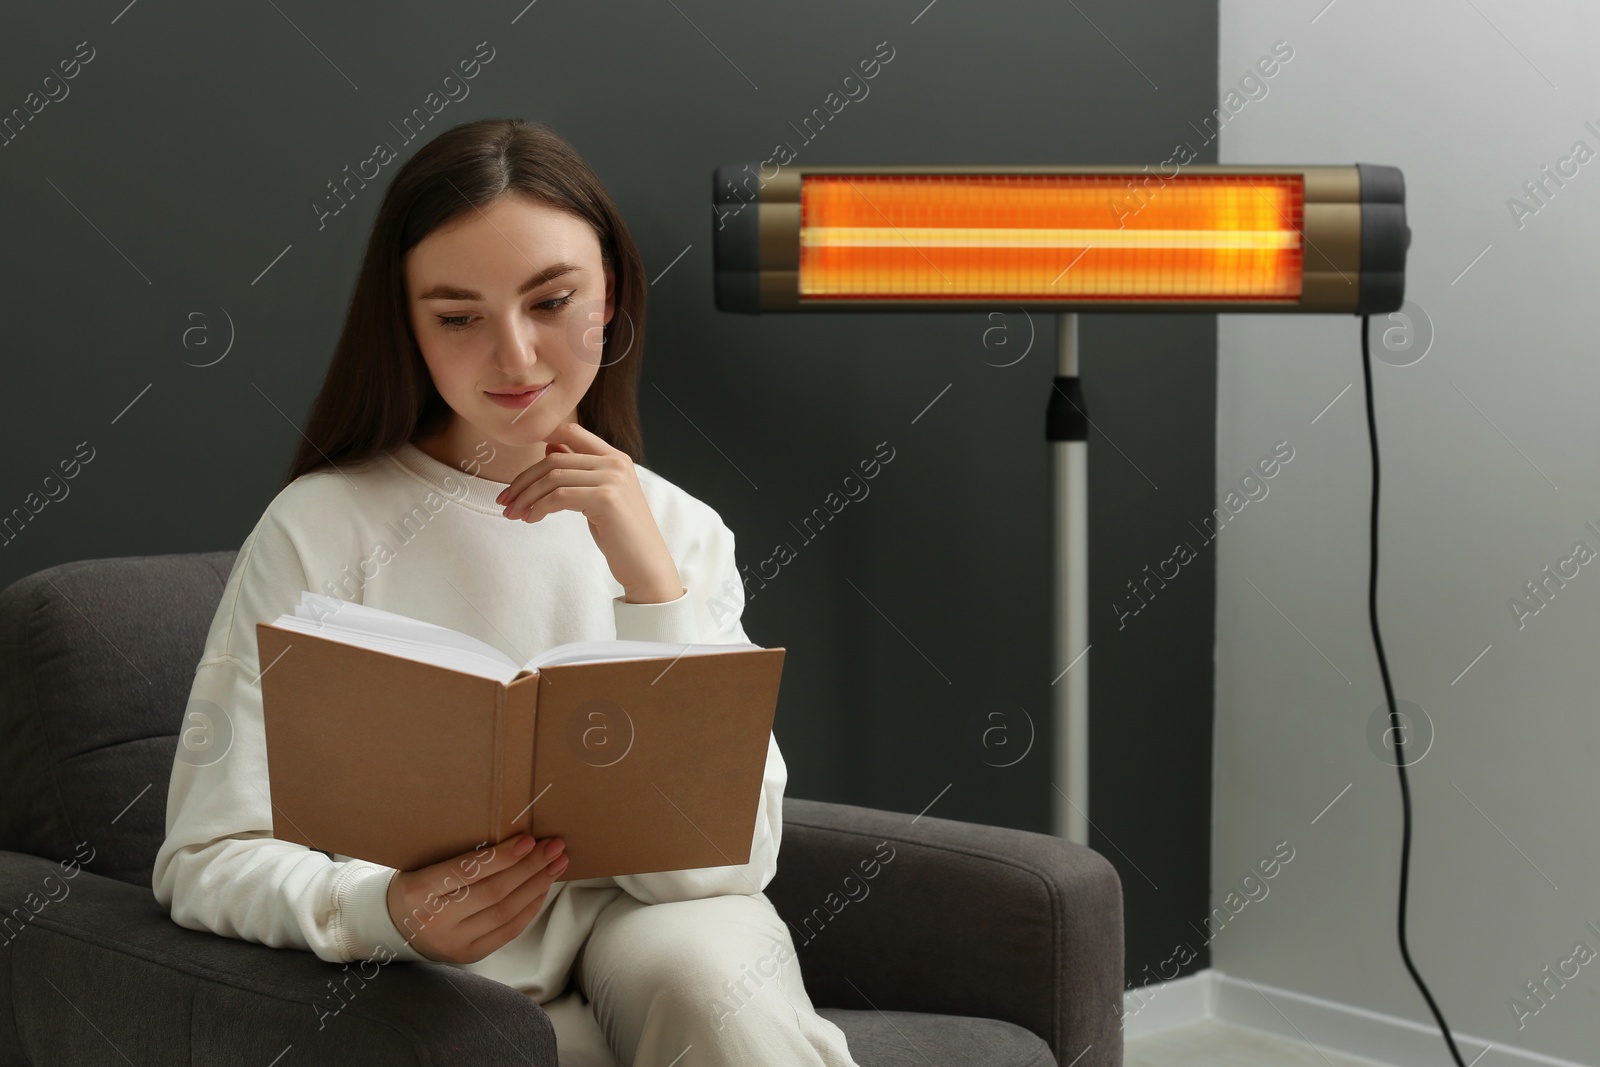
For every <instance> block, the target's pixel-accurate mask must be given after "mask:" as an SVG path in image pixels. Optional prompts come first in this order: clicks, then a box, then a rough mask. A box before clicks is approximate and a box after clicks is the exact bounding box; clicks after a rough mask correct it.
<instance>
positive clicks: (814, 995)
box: [766, 797, 1123, 1067]
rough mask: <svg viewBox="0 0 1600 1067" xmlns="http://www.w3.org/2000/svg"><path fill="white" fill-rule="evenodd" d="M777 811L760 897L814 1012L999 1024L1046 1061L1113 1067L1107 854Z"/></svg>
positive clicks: (895, 822) (980, 830)
mask: <svg viewBox="0 0 1600 1067" xmlns="http://www.w3.org/2000/svg"><path fill="white" fill-rule="evenodd" d="M783 807H784V827H783V840H782V845H781V849H780V851H779V856H778V873H777V874H776V876H774V878H773V879H772V881H771V883H770V884H769V885H768V886H767V889H766V894H767V897H768V899H769V900H771V901H772V904H773V906H774V907H775V908H776V909H777V911H778V914H779V915H781V916H783V918H784V920H785V921H786V922H787V923H788V924H789V927H790V933H791V936H792V937H793V938H794V942H795V948H796V950H797V952H798V954H799V962H800V968H801V973H802V975H804V977H805V983H806V989H807V991H808V992H809V993H810V995H811V999H812V1003H813V1004H815V1005H816V1006H817V1007H819V1008H821V1007H833V1008H853V1009H866V1008H877V1009H880V1010H883V1011H891V1010H899V1011H915V1012H930V1013H938V1014H948V1015H967V1016H979V1017H985V1018H991V1019H1002V1020H1004V1021H1006V1022H1010V1023H1015V1024H1017V1025H1018V1026H1022V1027H1026V1028H1027V1029H1028V1030H1031V1031H1033V1032H1034V1033H1035V1034H1037V1035H1039V1037H1040V1038H1042V1039H1043V1040H1045V1041H1046V1042H1048V1043H1049V1045H1050V1048H1051V1051H1052V1052H1053V1053H1054V1054H1055V1057H1056V1060H1057V1062H1059V1063H1062V1064H1067V1063H1074V1062H1075V1063H1076V1064H1077V1067H1120V1065H1121V1063H1122V990H1123V929H1122V882H1121V879H1120V878H1119V877H1118V876H1117V872H1116V869H1115V868H1114V867H1113V866H1112V865H1111V863H1110V862H1109V861H1108V860H1106V859H1105V857H1103V856H1101V855H1100V854H1099V853H1097V852H1095V851H1093V850H1091V849H1088V848H1085V847H1084V846H1082V845H1077V844H1073V843H1071V842H1068V841H1064V840H1062V839H1060V838H1057V837H1052V836H1050V835H1047V834H1037V833H1030V832H1027V831H1024V830H1013V829H1009V828H1005V827H996V826H982V825H979V824H976V823H966V822H957V821H955V820H950V819H936V818H931V817H928V816H921V817H917V818H915V819H913V817H912V816H910V815H905V814H900V813H897V812H888V811H878V810H875V809H872V808H863V807H856V806H852V805H844V804H832V803H827V802H824V801H816V800H801V799H796V798H792V797H789V798H785V799H784V802H783ZM880 842H883V843H884V844H882V845H880V844H879V843H880ZM1086 1049H1087V1050H1088V1051H1087V1052H1085V1050H1086ZM1080 1057H1081V1058H1080Z"/></svg>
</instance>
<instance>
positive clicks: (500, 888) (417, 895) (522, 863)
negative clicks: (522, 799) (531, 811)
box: [389, 834, 566, 963]
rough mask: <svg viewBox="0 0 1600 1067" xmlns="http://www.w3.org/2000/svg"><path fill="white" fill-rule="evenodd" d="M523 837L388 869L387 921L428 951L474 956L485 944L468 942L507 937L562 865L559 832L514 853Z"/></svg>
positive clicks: (439, 956) (444, 958)
mask: <svg viewBox="0 0 1600 1067" xmlns="http://www.w3.org/2000/svg"><path fill="white" fill-rule="evenodd" d="M531 840H532V839H531V838H528V837H527V835H524V834H519V835H516V836H514V837H510V838H507V839H506V840H504V841H501V842H499V843H498V844H496V845H495V846H493V847H492V848H489V849H484V850H479V851H475V852H466V853H462V854H461V855H460V856H457V857H455V858H454V859H450V860H444V861H442V862H440V863H436V864H433V865H431V866H429V867H424V868H420V869H419V870H416V871H402V872H400V873H399V874H397V875H395V877H394V879H393V880H392V882H391V885H390V895H389V913H390V918H391V919H392V920H393V921H394V923H395V927H396V928H397V929H399V930H400V931H401V932H402V934H403V935H404V936H405V937H406V939H407V940H408V941H409V942H410V943H411V945H412V947H413V948H415V949H416V950H417V951H418V952H420V953H421V954H422V955H423V956H425V957H427V958H428V959H432V960H437V961H440V962H446V963H473V962H476V961H477V960H480V959H482V958H483V957H484V956H485V955H487V954H488V952H480V953H478V954H476V955H474V954H473V949H472V945H473V943H474V942H475V941H477V940H485V943H488V940H487V939H492V938H493V937H495V936H500V935H501V934H504V937H505V940H506V941H509V940H510V939H511V938H512V937H515V936H516V935H517V934H518V933H520V932H521V930H522V929H523V928H524V927H525V926H526V925H527V923H528V922H529V921H530V920H531V919H532V917H533V915H534V914H537V912H538V908H539V907H540V906H541V905H542V904H543V902H544V898H545V896H546V894H547V893H548V892H549V890H550V886H551V885H552V884H553V882H554V880H555V878H556V877H557V876H558V875H559V874H560V872H561V871H562V870H564V869H565V868H566V860H565V857H563V856H561V851H562V847H563V843H562V842H561V840H560V839H559V838H549V839H546V840H545V841H542V842H536V843H535V847H533V848H531V849H526V851H521V852H520V853H519V846H520V847H523V848H525V847H526V846H525V842H528V841H531ZM530 907H531V909H532V910H531V911H530V910H529V909H530ZM524 913H526V914H524ZM508 926H509V927H512V928H511V929H509V930H508V929H506V928H507V927H508ZM486 938H487V939H486ZM502 943H503V942H502ZM489 951H493V949H490V950H489Z"/></svg>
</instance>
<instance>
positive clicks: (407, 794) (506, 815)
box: [256, 623, 785, 881]
mask: <svg viewBox="0 0 1600 1067" xmlns="http://www.w3.org/2000/svg"><path fill="white" fill-rule="evenodd" d="M256 637H257V641H258V644H259V648H260V661H261V662H262V663H264V664H266V665H267V666H266V668H265V669H264V670H263V672H262V675H261V678H260V685H261V699H262V713H263V716H264V719H265V726H266V742H267V772H268V778H269V782H270V788H271V800H272V836H273V837H275V838H277V839H278V840H280V841H295V842H298V843H300V844H303V845H306V846H308V847H310V848H314V849H317V850H319V851H322V852H326V853H328V854H329V855H340V856H350V857H354V858H356V859H364V860H369V861H371V862H373V863H381V864H383V865H384V866H386V867H395V868H398V869H400V870H415V869H416V868H418V867H425V866H427V865H429V864H432V863H437V862H439V861H441V860H446V859H450V858H452V857H454V856H458V855H460V854H462V853H464V852H468V851H471V850H473V849H476V848H480V847H484V846H486V845H492V844H495V843H496V842H499V841H502V840H504V839H505V838H507V837H510V836H511V835H512V834H514V833H517V832H518V831H524V832H526V833H529V834H531V835H533V836H534V837H535V838H537V839H539V840H543V839H544V838H547V837H559V838H561V839H562V840H563V841H564V842H565V843H566V848H565V851H564V854H565V855H567V856H569V857H570V860H569V861H568V864H567V869H566V870H565V871H564V872H562V877H561V880H562V881H578V880H581V879H584V878H601V877H606V876H609V875H619V874H642V873H645V872H650V871H677V870H689V869H692V868H696V867H721V866H724V865H729V864H739V863H748V862H749V860H750V844H751V839H752V838H753V836H754V833H755V818H756V810H757V804H758V802H759V801H760V796H761V783H762V778H763V775H764V772H765V768H766V759H767V739H768V737H769V735H770V734H771V731H772V720H773V715H774V713H775V711H776V710H777V702H778V685H779V681H780V678H781V676H782V672H783V658H784V652H785V650H784V649H783V648H781V647H780V648H760V649H753V648H746V647H741V648H737V649H734V650H732V651H728V652H718V653H709V654H696V655H682V656H677V657H672V656H664V657H651V658H647V659H632V660H610V661H599V662H594V663H568V664H561V665H557V666H549V667H542V668H540V669H538V670H535V671H529V670H523V671H522V672H520V673H519V674H518V675H517V676H516V677H515V678H514V679H512V680H511V681H510V682H508V683H501V682H499V681H496V680H494V679H492V678H483V677H479V676H477V675H474V674H469V673H465V672H462V671H457V670H452V669H450V668H447V667H440V666H435V665H433V664H428V663H419V662H417V661H415V660H411V659H407V658H405V657H403V656H396V655H391V654H389V653H385V652H377V651H373V650H371V649H365V648H361V647H358V646H356V645H351V644H347V643H345V642H343V641H336V640H333V639H331V638H326V637H319V636H316V635H312V634H305V633H300V632H298V631H292V630H288V629H283V628H280V627H277V626H274V625H272V624H270V623H257V624H256Z"/></svg>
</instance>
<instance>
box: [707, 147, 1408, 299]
mask: <svg viewBox="0 0 1600 1067" xmlns="http://www.w3.org/2000/svg"><path fill="white" fill-rule="evenodd" d="M712 231H713V256H714V264H715V266H714V271H715V288H716V305H717V308H718V309H719V310H722V311H731V312H741V313H745V314H761V313H765V312H794V311H888V310H896V311H909V310H922V311H965V312H970V311H988V310H992V309H993V308H995V307H996V306H1006V305H1012V304H1020V305H1023V306H1024V307H1027V308H1030V309H1034V310H1042V311H1058V312H1070V311H1085V312H1106V311H1140V312H1150V311H1184V312H1194V311H1249V312H1315V313H1323V314H1326V313H1348V314H1357V315H1365V314H1380V313H1385V312H1390V311H1397V310H1399V308H1400V307H1401V305H1402V304H1403V303H1404V300H1405V258H1406V250H1407V248H1408V247H1409V245H1410V243H1411V231H1410V229H1409V228H1408V227H1407V226H1406V219H1405V181H1404V178H1403V176H1402V175H1401V173H1400V170H1399V169H1398V168H1396V167H1390V166H1382V165H1375V164H1368V163H1356V164H1352V165H1348V166H1306V167H1285V166H1270V167H1237V166H1219V165H1198V164H1197V165H1191V166H1187V167H1183V168H1181V169H1179V170H1178V171H1177V172H1176V173H1172V174H1168V173H1166V172H1165V171H1163V170H1152V169H1151V168H1150V167H1147V166H1142V167H1119V166H1082V167H1076V166H1059V167H1045V166H1032V167H1021V166H1019V167H966V166H947V167H894V166H879V167H787V168H780V169H779V171H778V173H777V174H775V175H773V176H772V177H770V178H769V177H766V176H765V175H764V174H763V173H762V165H761V164H759V163H746V164H729V165H725V166H720V167H717V168H716V170H715V172H714V174H713V180H712Z"/></svg>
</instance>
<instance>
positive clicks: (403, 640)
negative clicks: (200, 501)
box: [273, 590, 761, 682]
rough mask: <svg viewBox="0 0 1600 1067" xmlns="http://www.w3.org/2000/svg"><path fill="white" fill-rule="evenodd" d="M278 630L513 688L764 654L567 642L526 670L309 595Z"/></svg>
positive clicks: (425, 626) (481, 644) (397, 619)
mask: <svg viewBox="0 0 1600 1067" xmlns="http://www.w3.org/2000/svg"><path fill="white" fill-rule="evenodd" d="M273 625H275V626H279V627H282V628H283V629H286V630H293V631H296V632H298V633H308V634H315V635H317V636H319V637H326V638H328V639H329V640H333V641H342V642H344V643H345V644H349V645H355V646H357V647H359V648H366V649H371V650H372V651H375V652H385V653H388V654H390V655H394V656H401V657H404V658H405V659H409V660H414V661H416V662H419V663H430V664H433V665H435V666H439V667H446V668H448V669H450V670H456V671H462V672H463V673H466V674H474V675H477V676H479V677H482V678H493V679H495V680H496V681H499V682H510V681H512V680H513V679H514V678H517V677H519V676H520V675H522V674H523V673H527V672H533V671H537V670H538V669H539V668H541V667H554V666H558V665H563V664H569V663H599V662H604V661H610V660H634V659H653V658H659V657H668V658H677V657H679V656H704V655H711V654H715V653H721V652H737V651H742V650H746V649H759V648H760V647H761V646H759V645H754V644H748V643H740V642H735V643H730V644H683V643H679V642H670V641H624V640H610V641H568V642H566V643H564V644H560V645H556V646H554V647H552V648H548V649H546V650H545V651H544V652H541V653H540V654H539V655H537V656H534V657H533V658H532V659H530V660H529V661H528V662H527V663H526V664H524V665H523V666H521V667H518V665H517V664H516V662H515V661H514V660H512V659H511V658H510V657H509V656H507V655H506V654H505V653H504V652H501V651H500V650H499V649H498V648H496V647H495V646H493V645H491V644H489V643H488V642H486V641H480V640H478V639H477V638H476V637H473V636H471V635H470V634H464V633H462V632H461V631H459V630H452V629H450V628H449V627H448V626H439V625H436V624H434V623H431V622H424V621H423V620H421V619H414V618H411V617H410V616H407V615H401V614H399V613H397V612H393V611H384V610H383V609H382V608H374V607H369V606H368V605H365V604H357V603H354V602H352V601H348V600H341V599H339V598H338V597H332V596H323V595H322V594H319V593H313V592H311V591H310V590H305V591H303V592H301V594H300V602H299V604H298V605H296V607H295V610H294V614H293V615H287V614H285V615H280V616H278V618H277V620H276V621H275V622H274V623H273Z"/></svg>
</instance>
